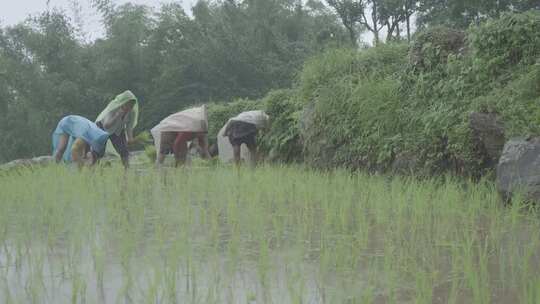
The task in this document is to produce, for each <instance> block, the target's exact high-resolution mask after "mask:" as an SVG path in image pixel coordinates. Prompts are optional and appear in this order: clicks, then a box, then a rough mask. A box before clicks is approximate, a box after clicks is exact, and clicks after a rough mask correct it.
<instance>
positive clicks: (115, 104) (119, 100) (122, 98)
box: [96, 90, 139, 129]
mask: <svg viewBox="0 0 540 304" xmlns="http://www.w3.org/2000/svg"><path fill="white" fill-rule="evenodd" d="M130 101H135V104H134V105H133V109H131V112H133V120H131V121H130V125H129V126H128V127H129V128H131V129H135V127H136V126H137V121H138V120H139V101H138V100H137V97H136V96H135V94H133V93H132V92H131V91H130V90H127V91H125V92H123V93H122V94H119V95H118V96H116V97H115V98H114V99H113V100H112V101H111V102H109V104H108V105H107V107H106V108H105V110H103V112H101V114H99V116H98V118H97V119H96V121H101V120H103V118H105V116H107V114H109V113H110V112H112V111H114V110H116V109H118V108H120V107H121V106H123V105H125V104H126V103H128V102H130Z"/></svg>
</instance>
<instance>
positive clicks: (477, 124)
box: [469, 112, 505, 171]
mask: <svg viewBox="0 0 540 304" xmlns="http://www.w3.org/2000/svg"><path fill="white" fill-rule="evenodd" d="M469 126H470V129H471V133H472V141H473V149H474V153H475V154H476V159H478V160H479V165H480V168H479V169H480V170H481V171H485V170H493V169H495V168H496V167H497V164H498V162H499V158H500V157H501V153H502V151H503V148H504V144H505V135H504V133H505V132H504V125H503V123H502V122H501V121H500V120H499V119H498V117H497V115H496V114H494V113H478V112H474V113H471V115H470V116H469Z"/></svg>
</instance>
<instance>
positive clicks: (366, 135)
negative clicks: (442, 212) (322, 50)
mask: <svg viewBox="0 0 540 304" xmlns="http://www.w3.org/2000/svg"><path fill="white" fill-rule="evenodd" d="M539 18H540V13H538V12H528V13H523V14H503V15H502V16H501V17H500V18H498V19H489V20H488V21H486V22H485V23H482V24H481V25H480V26H475V27H471V28H470V29H469V30H468V31H467V33H465V34H460V33H459V32H458V31H455V30H451V29H446V28H433V29H431V30H429V31H428V32H421V33H418V34H417V35H416V42H415V43H413V44H412V46H411V48H410V50H407V48H406V47H404V46H402V45H385V46H380V47H376V48H373V49H368V50H362V51H360V52H359V53H357V52H354V51H349V52H347V51H344V50H338V51H332V52H329V53H326V54H324V55H321V56H318V57H316V58H314V59H312V60H310V61H309V62H308V63H307V64H306V67H305V69H304V71H303V73H302V77H301V78H300V83H299V86H298V90H299V92H300V93H301V96H302V98H303V101H304V102H305V103H307V104H309V103H312V104H313V106H312V107H313V108H314V114H312V119H314V120H315V123H313V124H311V125H310V128H309V129H306V130H302V131H303V132H304V133H305V136H306V138H305V142H304V144H305V145H304V148H305V153H306V158H307V159H308V160H309V161H310V162H311V163H313V164H314V165H318V166H336V165H338V166H346V167H351V168H368V169H376V170H385V169H387V168H389V167H390V165H391V163H392V161H393V160H394V159H395V157H396V155H399V154H409V155H415V157H416V158H418V159H419V160H420V161H419V164H420V166H421V168H418V169H421V170H424V171H425V172H429V173H436V172H443V171H448V170H452V171H456V172H459V173H463V174H471V173H473V172H475V171H477V170H478V169H479V168H478V165H479V163H478V160H477V159H475V155H474V153H473V150H472V149H473V146H472V140H471V134H470V130H469V115H470V113H471V112H473V111H482V112H496V113H499V115H500V116H501V117H502V119H503V121H504V122H505V125H506V129H507V135H508V136H509V137H510V136H516V135H527V134H539V131H540V129H539V124H538V123H539V122H540V121H539V117H540V110H539V108H540V107H539V104H540V90H539V86H540V63H539V61H538V58H539V50H540V42H539V37H540V31H539V30H538V27H539V26H540V19H539ZM407 53H408V54H409V56H408V57H409V59H408V60H407Z"/></svg>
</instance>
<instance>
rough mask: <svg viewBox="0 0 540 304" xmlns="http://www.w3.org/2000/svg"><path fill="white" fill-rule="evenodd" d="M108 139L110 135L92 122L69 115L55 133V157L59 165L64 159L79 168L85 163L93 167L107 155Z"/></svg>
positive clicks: (53, 137)
mask: <svg viewBox="0 0 540 304" xmlns="http://www.w3.org/2000/svg"><path fill="white" fill-rule="evenodd" d="M108 138H109V134H107V132H105V131H103V130H101V129H100V128H98V126H97V125H96V124H95V123H93V122H91V121H90V120H88V119H86V118H84V117H82V116H78V115H69V116H66V117H64V118H62V120H60V122H59V123H58V126H57V127H56V130H54V132H53V135H52V143H53V156H54V158H55V160H56V162H57V163H59V162H60V161H61V160H62V159H63V160H64V161H65V162H74V163H76V164H78V165H79V166H82V165H84V163H85V162H88V163H89V164H90V165H93V164H95V163H96V161H97V160H98V159H99V158H101V157H103V154H105V145H106V144H107V139H108ZM66 152H67V153H66Z"/></svg>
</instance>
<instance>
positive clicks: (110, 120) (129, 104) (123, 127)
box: [96, 90, 139, 168]
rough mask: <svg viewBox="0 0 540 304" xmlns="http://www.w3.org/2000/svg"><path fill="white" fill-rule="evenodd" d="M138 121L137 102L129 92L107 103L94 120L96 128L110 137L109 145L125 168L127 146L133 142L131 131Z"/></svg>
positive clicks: (127, 159) (127, 155)
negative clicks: (110, 144)
mask: <svg viewBox="0 0 540 304" xmlns="http://www.w3.org/2000/svg"><path fill="white" fill-rule="evenodd" d="M138 119H139V102H138V100H137V97H136V96H135V95H134V94H133V93H132V92H131V91H129V90H128V91H125V92H123V93H121V94H119V95H118V96H116V98H115V99H113V100H112V101H111V102H109V104H108V105H107V107H106V108H105V109H104V110H103V112H101V114H99V116H98V117H97V119H96V124H97V125H98V127H100V128H101V129H102V130H104V131H106V132H107V133H108V134H109V135H110V137H109V138H110V140H111V143H112V145H113V147H114V149H115V150H116V152H118V154H119V155H120V158H121V159H122V163H123V164H124V166H125V167H126V168H127V167H128V166H129V150H128V145H129V144H131V143H132V142H133V129H134V128H135V127H136V126H137V121H138Z"/></svg>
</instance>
